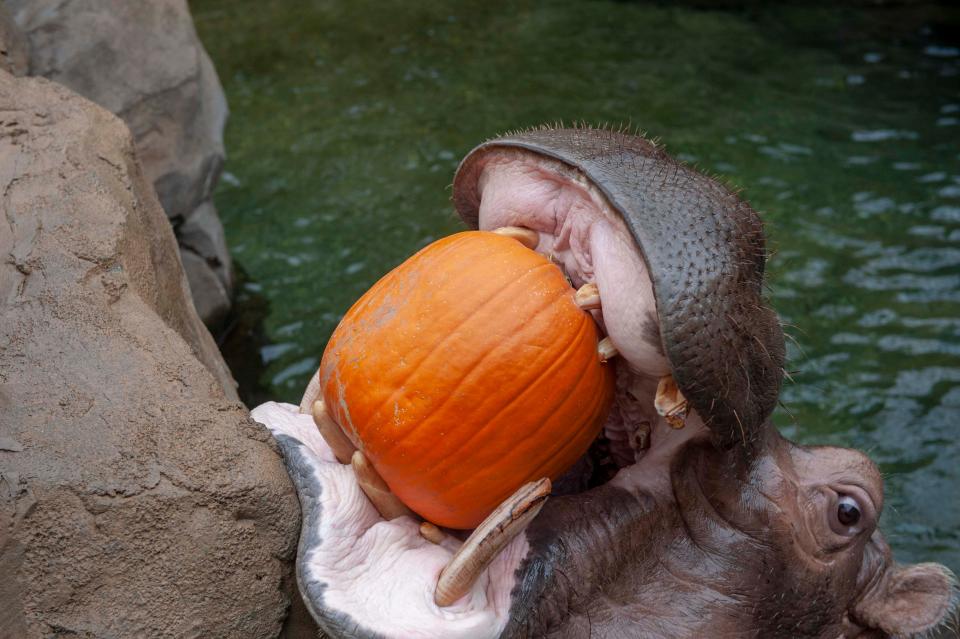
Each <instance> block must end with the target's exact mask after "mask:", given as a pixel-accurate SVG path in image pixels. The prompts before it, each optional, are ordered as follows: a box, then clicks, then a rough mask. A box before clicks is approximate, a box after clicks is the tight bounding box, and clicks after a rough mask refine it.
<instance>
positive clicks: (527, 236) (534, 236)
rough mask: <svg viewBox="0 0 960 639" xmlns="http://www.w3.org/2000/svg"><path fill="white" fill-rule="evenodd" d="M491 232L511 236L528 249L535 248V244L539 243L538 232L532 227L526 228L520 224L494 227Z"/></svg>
mask: <svg viewBox="0 0 960 639" xmlns="http://www.w3.org/2000/svg"><path fill="white" fill-rule="evenodd" d="M493 232H494V233H496V234H497V235H503V236H506V237H512V238H513V239H515V240H516V241H518V242H520V243H521V244H523V245H524V246H526V247H527V248H528V249H535V248H537V244H539V243H540V234H539V233H537V232H536V231H534V230H533V229H528V228H525V227H522V226H501V227H500V228H498V229H494V231H493Z"/></svg>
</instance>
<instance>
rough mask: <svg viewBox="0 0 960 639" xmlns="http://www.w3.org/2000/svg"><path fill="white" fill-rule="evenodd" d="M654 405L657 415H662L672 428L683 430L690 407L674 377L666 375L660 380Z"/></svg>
mask: <svg viewBox="0 0 960 639" xmlns="http://www.w3.org/2000/svg"><path fill="white" fill-rule="evenodd" d="M653 405H654V407H655V408H656V409H657V413H659V414H660V415H662V416H663V417H664V419H666V420H667V423H668V424H669V425H670V426H671V427H673V428H683V427H684V426H685V425H686V423H687V413H689V412H690V405H689V404H688V403H687V399H686V398H685V397H684V396H683V393H681V392H680V389H679V388H678V387H677V382H676V381H675V380H674V379H673V375H664V376H663V377H661V378H660V382H659V383H658V384H657V394H656V396H655V397H654V399H653Z"/></svg>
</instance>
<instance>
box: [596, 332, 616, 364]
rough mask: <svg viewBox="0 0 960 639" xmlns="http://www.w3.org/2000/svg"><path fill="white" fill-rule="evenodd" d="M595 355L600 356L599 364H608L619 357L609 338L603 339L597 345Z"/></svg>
mask: <svg viewBox="0 0 960 639" xmlns="http://www.w3.org/2000/svg"><path fill="white" fill-rule="evenodd" d="M597 354H598V355H599V356H600V361H601V362H608V361H610V360H611V359H613V358H614V357H616V356H617V355H619V354H620V351H618V350H617V347H616V346H614V345H613V341H611V339H610V338H609V337H604V338H603V339H602V340H600V341H599V342H598V343H597Z"/></svg>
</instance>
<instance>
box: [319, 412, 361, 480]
mask: <svg viewBox="0 0 960 639" xmlns="http://www.w3.org/2000/svg"><path fill="white" fill-rule="evenodd" d="M313 422H314V423H315V424H316V425H317V429H318V430H319V431H320V435H321V436H322V437H323V440H324V441H325V442H327V446H329V447H330V450H332V451H333V454H334V456H336V458H337V461H339V462H340V463H341V464H349V463H350V460H351V459H352V458H353V453H354V451H355V450H356V448H355V447H354V446H353V443H352V442H351V441H350V440H349V439H347V436H346V435H344V434H343V431H342V430H340V427H339V426H337V423H336V422H334V421H333V419H331V418H330V415H328V414H327V409H326V407H325V406H324V405H323V402H322V401H319V400H318V401H315V402H314V403H313Z"/></svg>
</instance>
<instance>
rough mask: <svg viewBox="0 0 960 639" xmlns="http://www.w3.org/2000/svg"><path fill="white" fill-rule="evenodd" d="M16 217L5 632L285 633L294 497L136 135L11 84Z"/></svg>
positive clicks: (5, 495) (81, 104)
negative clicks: (227, 355) (202, 314)
mask: <svg viewBox="0 0 960 639" xmlns="http://www.w3.org/2000/svg"><path fill="white" fill-rule="evenodd" d="M138 4H139V3H138ZM0 210H2V214H0V255H2V256H3V261H2V263H0V317H2V318H3V321H2V322H0V576H2V577H0V636H4V637H8V636H9V637H17V638H20V637H41V636H43V637H46V636H53V635H56V636H60V635H73V634H76V635H78V636H93V637H119V636H143V637H170V636H177V637H182V636H196V637H200V636H202V637H268V636H276V635H277V633H278V632H280V630H281V627H282V624H283V621H284V616H285V614H286V610H287V606H288V604H289V600H288V595H286V594H285V592H284V591H285V589H287V590H289V583H290V572H289V562H290V561H291V560H292V558H293V554H294V552H295V545H296V539H297V530H298V527H299V509H298V505H297V500H296V496H295V494H294V493H293V490H292V487H291V485H290V482H289V479H288V477H287V475H286V472H285V471H284V469H283V467H282V465H281V462H280V459H279V457H278V455H277V453H276V449H275V447H274V445H273V443H272V440H271V439H270V438H269V436H268V435H267V433H266V432H265V431H264V430H263V429H262V428H261V427H260V426H259V425H257V424H255V423H254V422H252V421H251V420H250V418H249V416H248V413H247V411H246V410H245V409H244V407H243V406H242V405H241V404H240V403H239V402H238V401H237V399H236V397H235V395H233V394H232V392H230V393H225V392H224V390H223V384H224V382H225V381H226V379H228V377H229V373H228V372H227V371H226V369H225V367H224V364H223V361H222V360H221V359H220V356H219V354H218V353H217V351H216V349H215V347H214V345H213V342H212V340H211V338H210V336H209V334H208V333H207V332H206V330H205V329H204V327H203V325H202V324H201V323H200V321H199V319H198V317H197V316H196V314H195V312H194V310H193V308H192V306H191V305H190V304H189V298H188V293H187V288H186V283H185V280H184V277H183V274H182V272H181V271H180V269H179V259H178V257H177V252H176V244H175V241H174V237H173V233H172V231H171V229H170V226H169V224H167V221H166V219H165V217H164V215H163V212H162V210H161V209H160V206H159V204H158V202H157V200H156V198H155V195H154V192H153V189H152V188H151V187H150V184H149V182H148V181H147V180H146V179H145V177H144V175H143V174H142V172H141V169H140V167H139V165H138V163H137V162H136V160H135V156H134V150H133V144H132V142H131V139H130V136H129V133H128V131H127V128H126V127H124V126H123V124H122V122H121V121H120V120H118V119H117V118H115V117H114V116H112V115H110V114H109V113H107V112H106V111H104V110H103V109H101V108H99V107H97V106H95V105H93V104H92V103H90V102H87V101H86V100H83V99H81V98H79V97H78V96H76V95H75V94H73V93H72V92H70V91H69V90H67V89H65V88H64V87H62V86H59V85H57V84H53V83H50V82H48V81H46V80H44V79H39V78H22V79H16V78H13V77H12V76H11V75H9V74H7V73H4V72H0Z"/></svg>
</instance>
